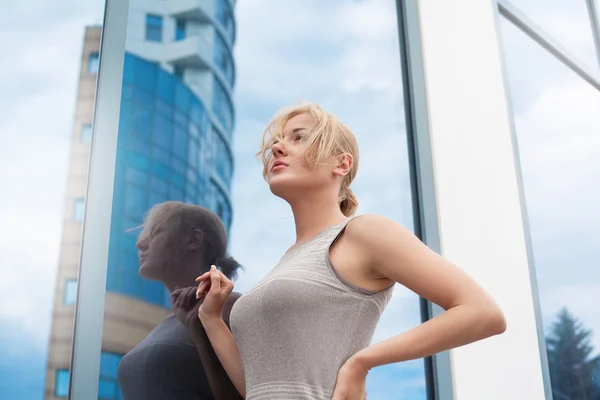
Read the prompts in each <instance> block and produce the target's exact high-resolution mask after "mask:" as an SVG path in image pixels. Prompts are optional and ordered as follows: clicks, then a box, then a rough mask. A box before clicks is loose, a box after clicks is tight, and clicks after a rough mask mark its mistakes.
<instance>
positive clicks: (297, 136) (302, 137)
mask: <svg viewBox="0 0 600 400" xmlns="http://www.w3.org/2000/svg"><path fill="white" fill-rule="evenodd" d="M302 140H304V135H296V137H295V138H294V141H295V142H300V141H302Z"/></svg>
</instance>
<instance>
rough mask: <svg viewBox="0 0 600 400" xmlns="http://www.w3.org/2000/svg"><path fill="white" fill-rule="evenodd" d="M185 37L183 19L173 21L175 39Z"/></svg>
mask: <svg viewBox="0 0 600 400" xmlns="http://www.w3.org/2000/svg"><path fill="white" fill-rule="evenodd" d="M182 39H185V20H183V19H177V20H176V22H175V40H182Z"/></svg>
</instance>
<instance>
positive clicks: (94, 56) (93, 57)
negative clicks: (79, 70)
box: [88, 52, 100, 74]
mask: <svg viewBox="0 0 600 400" xmlns="http://www.w3.org/2000/svg"><path fill="white" fill-rule="evenodd" d="M99 66H100V53H99V52H92V53H90V55H89V57H88V73H89V74H97V73H98V68H99Z"/></svg>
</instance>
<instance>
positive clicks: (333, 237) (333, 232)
mask: <svg viewBox="0 0 600 400" xmlns="http://www.w3.org/2000/svg"><path fill="white" fill-rule="evenodd" d="M354 218H356V215H355V216H352V217H348V218H346V219H345V220H344V221H343V222H341V223H339V224H338V225H335V226H332V227H331V228H330V230H329V232H328V233H327V235H326V237H325V238H324V239H325V240H324V242H325V243H324V244H325V247H326V249H327V250H328V251H329V249H330V248H331V247H333V245H334V244H335V243H336V242H337V241H338V239H339V238H340V237H341V236H342V234H343V233H344V231H345V230H346V227H347V226H348V224H349V223H350V221H352V220H353V219H354Z"/></svg>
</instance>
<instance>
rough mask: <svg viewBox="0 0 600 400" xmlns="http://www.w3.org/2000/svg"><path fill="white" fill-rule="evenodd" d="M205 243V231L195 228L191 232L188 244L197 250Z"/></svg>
mask: <svg viewBox="0 0 600 400" xmlns="http://www.w3.org/2000/svg"><path fill="white" fill-rule="evenodd" d="M203 243H204V232H202V231H201V230H200V229H198V228H195V229H193V230H192V232H190V236H189V241H188V245H189V247H190V248H191V249H193V250H197V249H199V248H200V247H202V245H203Z"/></svg>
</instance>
